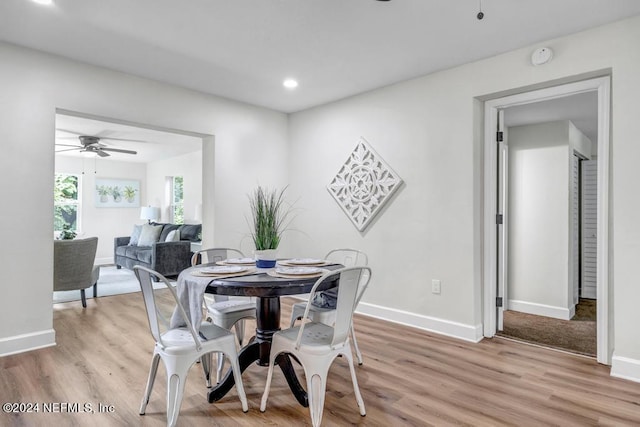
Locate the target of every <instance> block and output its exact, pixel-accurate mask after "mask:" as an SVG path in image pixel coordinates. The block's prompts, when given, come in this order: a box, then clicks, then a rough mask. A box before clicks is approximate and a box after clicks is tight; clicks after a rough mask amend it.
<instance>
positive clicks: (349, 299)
mask: <svg viewBox="0 0 640 427" xmlns="http://www.w3.org/2000/svg"><path fill="white" fill-rule="evenodd" d="M336 274H337V275H339V285H338V301H337V306H336V321H335V324H334V325H333V326H329V325H326V324H324V323H319V322H304V321H303V322H302V324H301V325H300V326H296V327H293V328H289V329H285V330H283V331H278V332H276V333H275V334H274V335H273V341H272V343H271V353H270V355H269V372H268V373H267V384H266V386H265V390H264V394H263V395H262V402H261V404H260V411H262V412H264V411H265V410H266V408H267V398H268V397H269V388H270V387H271V379H272V377H273V367H274V365H275V363H276V358H277V357H278V355H279V354H280V353H290V354H292V355H293V356H294V357H295V358H296V359H297V360H298V361H299V362H300V364H301V365H302V367H303V369H304V375H305V378H306V381H307V396H308V399H309V412H310V413H311V423H312V424H313V426H314V427H317V426H319V425H320V423H321V421H322V412H323V410H324V397H325V392H326V386H327V375H328V373H329V368H330V367H331V364H332V363H333V361H334V360H335V358H336V357H338V356H339V355H342V356H343V357H344V359H345V360H346V361H347V362H348V363H349V370H350V372H351V381H352V382H353V391H354V393H355V396H356V401H357V403H358V408H359V409H360V415H362V416H364V415H366V411H365V407H364V401H363V400H362V395H361V394H360V388H359V387H358V380H357V379H356V371H355V368H354V366H353V355H352V354H351V344H350V343H349V331H350V329H351V320H352V317H353V310H354V309H355V306H356V300H357V297H358V294H361V293H362V291H361V290H362V289H366V287H367V286H368V284H369V281H370V280H371V269H370V268H369V267H349V268H343V269H340V270H335V271H331V272H328V273H326V274H325V275H323V276H322V277H321V278H319V279H318V280H317V281H316V283H315V284H314V285H313V288H312V289H311V294H310V298H309V301H311V298H313V296H314V294H315V293H316V290H317V289H318V287H319V286H320V285H322V284H323V283H324V282H326V281H330V280H334V279H335V275H336ZM310 307H311V304H307V308H306V310H305V312H304V317H303V318H304V319H306V318H307V317H308V314H309V310H310Z"/></svg>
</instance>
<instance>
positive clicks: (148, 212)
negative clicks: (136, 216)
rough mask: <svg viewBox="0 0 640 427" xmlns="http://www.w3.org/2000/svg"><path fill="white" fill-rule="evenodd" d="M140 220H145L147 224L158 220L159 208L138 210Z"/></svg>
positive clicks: (149, 207) (147, 207) (145, 207)
mask: <svg viewBox="0 0 640 427" xmlns="http://www.w3.org/2000/svg"><path fill="white" fill-rule="evenodd" d="M140 219H146V220H147V221H149V222H151V221H156V220H158V219H160V208H156V207H152V206H143V207H142V208H141V209H140Z"/></svg>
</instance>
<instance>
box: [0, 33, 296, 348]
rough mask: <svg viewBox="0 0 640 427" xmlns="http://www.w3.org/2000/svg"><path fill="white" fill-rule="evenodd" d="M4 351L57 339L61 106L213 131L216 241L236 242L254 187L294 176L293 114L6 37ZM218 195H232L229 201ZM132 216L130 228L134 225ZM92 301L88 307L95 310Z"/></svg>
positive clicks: (0, 127) (0, 161) (210, 160)
mask: <svg viewBox="0 0 640 427" xmlns="http://www.w3.org/2000/svg"><path fill="white" fill-rule="evenodd" d="M0 63H1V64H2V66H1V67H0V94H2V95H1V98H0V99H1V101H0V144H2V151H3V153H2V156H0V176H1V177H2V179H3V181H4V182H9V183H17V184H16V185H7V186H5V191H4V193H3V200H5V201H11V202H12V203H14V204H15V206H16V209H2V210H1V213H0V224H1V225H0V227H2V235H3V238H4V239H5V241H7V242H11V244H10V245H4V246H3V247H2V249H0V270H1V271H2V282H0V286H1V290H2V295H3V297H2V298H1V299H0V355H3V354H10V353H14V352H20V351H24V350H27V349H31V348H37V347H41V346H47V345H51V344H53V342H54V331H53V324H52V317H53V315H52V289H53V283H52V277H53V239H52V235H53V220H52V215H51V211H52V206H53V174H54V130H55V114H56V108H61V109H66V110H70V111H76V112H81V113H86V114H92V115H96V116H99V117H105V118H111V119H116V120H118V121H127V122H133V123H140V124H146V125H150V126H153V127H159V128H170V129H177V130H184V131H190V132H195V133H198V134H202V135H215V137H214V136H211V137H207V138H205V139H206V140H207V141H206V144H205V147H204V156H203V168H205V169H203V173H204V175H205V179H206V184H205V185H204V187H203V205H204V217H205V221H204V222H203V224H204V226H205V227H207V228H208V230H209V231H208V233H207V234H206V236H205V237H206V239H208V240H206V243H207V244H212V245H213V244H218V245H236V244H237V243H238V241H239V240H240V239H239V238H238V236H240V235H241V234H242V233H245V232H246V223H245V221H244V217H243V212H246V211H248V209H247V199H246V194H247V193H249V192H250V191H251V190H252V189H253V187H254V186H255V185H256V183H258V182H260V183H263V184H268V185H278V186H282V185H285V184H286V179H287V160H288V156H287V148H288V147H287V116H286V115H285V114H282V113H277V112H273V111H270V110H267V109H264V108H258V107H253V106H249V105H246V104H242V103H239V102H233V101H230V100H227V99H223V98H218V97H214V96H209V95H205V94H202V93H198V92H194V91H189V90H185V89H181V88H177V87H173V86H169V85H166V84H162V83H159V82H154V81H151V80H147V79H142V78H137V77H133V76H130V75H127V74H124V73H118V72H114V71H111V70H107V69H104V68H99V67H94V66H89V65H85V64H80V63H77V62H73V61H70V60H66V59H63V58H60V57H56V56H52V55H47V54H43V53H40V52H36V51H33V50H29V49H24V48H20V47H16V46H14V45H10V44H6V43H0ZM218 201H224V203H222V202H220V203H217V202H218ZM130 224H131V223H130V221H127V227H126V228H127V230H128V228H129V227H130ZM91 309H92V308H91V306H89V308H88V310H91Z"/></svg>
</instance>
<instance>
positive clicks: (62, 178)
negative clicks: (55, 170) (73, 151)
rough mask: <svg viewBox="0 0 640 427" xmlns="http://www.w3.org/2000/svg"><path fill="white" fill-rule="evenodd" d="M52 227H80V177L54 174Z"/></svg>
mask: <svg viewBox="0 0 640 427" xmlns="http://www.w3.org/2000/svg"><path fill="white" fill-rule="evenodd" d="M53 204H54V207H53V229H54V231H62V230H64V229H65V228H66V229H69V230H73V231H78V230H79V229H80V177H79V176H78V175H70V174H56V176H55V184H54V189H53Z"/></svg>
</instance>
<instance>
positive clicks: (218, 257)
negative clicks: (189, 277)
mask: <svg viewBox="0 0 640 427" xmlns="http://www.w3.org/2000/svg"><path fill="white" fill-rule="evenodd" d="M228 258H244V254H243V253H242V252H241V251H239V250H238V249H233V248H210V249H203V250H201V251H198V252H196V253H194V254H193V256H192V257H191V265H192V266H193V265H198V264H212V263H214V262H218V261H222V260H225V259H228Z"/></svg>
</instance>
